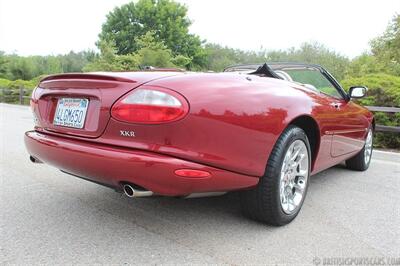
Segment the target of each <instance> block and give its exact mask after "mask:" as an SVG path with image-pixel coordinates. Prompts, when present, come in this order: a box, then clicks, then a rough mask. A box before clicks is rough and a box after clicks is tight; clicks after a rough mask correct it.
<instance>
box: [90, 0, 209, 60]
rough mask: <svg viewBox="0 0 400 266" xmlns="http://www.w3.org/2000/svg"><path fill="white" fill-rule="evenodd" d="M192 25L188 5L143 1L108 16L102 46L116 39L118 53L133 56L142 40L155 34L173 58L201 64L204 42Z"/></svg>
mask: <svg viewBox="0 0 400 266" xmlns="http://www.w3.org/2000/svg"><path fill="white" fill-rule="evenodd" d="M190 24H191V22H190V20H189V18H188V17H187V8H186V6H184V5H181V4H179V3H177V2H174V1H171V0H139V1H138V2H137V3H134V2H131V3H128V4H125V5H122V6H121V7H117V8H115V9H114V10H113V11H112V12H110V13H109V14H108V15H107V20H106V22H105V23H104V24H103V26H102V31H101V33H100V35H99V40H100V41H99V42H98V44H99V45H100V44H101V42H104V41H110V40H113V41H114V42H115V48H116V53H117V54H119V55H127V54H132V53H135V52H137V51H138V50H139V49H140V48H141V47H140V43H138V38H140V37H141V36H143V35H145V34H146V33H147V32H153V33H154V37H155V38H156V39H157V40H158V41H161V42H163V43H164V44H165V46H166V47H167V48H168V49H170V50H171V52H172V55H173V56H176V55H183V56H185V57H188V58H191V59H192V60H193V63H198V62H201V58H200V57H201V56H202V55H203V54H202V47H201V41H200V38H199V37H198V36H196V35H193V34H190V33H189V26H190Z"/></svg>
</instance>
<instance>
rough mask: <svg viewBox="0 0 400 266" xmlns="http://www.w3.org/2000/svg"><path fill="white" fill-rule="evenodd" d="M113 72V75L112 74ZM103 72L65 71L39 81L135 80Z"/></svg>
mask: <svg viewBox="0 0 400 266" xmlns="http://www.w3.org/2000/svg"><path fill="white" fill-rule="evenodd" d="M110 74H111V75H110ZM110 74H109V75H107V74H101V73H88V74H85V73H65V74H56V75H50V76H47V77H44V78H43V79H41V80H40V82H39V83H42V82H45V81H50V80H60V79H86V80H87V79H90V80H105V81H119V82H135V81H134V80H132V79H128V78H125V77H119V76H117V75H115V74H113V73H110Z"/></svg>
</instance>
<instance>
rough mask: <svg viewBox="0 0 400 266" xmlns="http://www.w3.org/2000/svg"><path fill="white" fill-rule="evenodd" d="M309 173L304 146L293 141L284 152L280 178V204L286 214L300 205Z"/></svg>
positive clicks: (301, 142)
mask: <svg viewBox="0 0 400 266" xmlns="http://www.w3.org/2000/svg"><path fill="white" fill-rule="evenodd" d="M308 172H309V155H308V149H307V147H306V144H305V143H304V142H303V141H302V140H295V141H294V142H293V143H292V144H291V145H290V147H289V149H288V150H287V151H286V154H285V157H284V159H283V163H282V168H281V176H280V185H279V191H280V202H281V207H282V210H283V211H284V212H285V213H286V214H292V213H293V212H295V211H296V210H297V208H298V207H299V206H300V205H301V202H302V200H303V197H304V195H305V189H306V185H307V181H308V180H307V179H308Z"/></svg>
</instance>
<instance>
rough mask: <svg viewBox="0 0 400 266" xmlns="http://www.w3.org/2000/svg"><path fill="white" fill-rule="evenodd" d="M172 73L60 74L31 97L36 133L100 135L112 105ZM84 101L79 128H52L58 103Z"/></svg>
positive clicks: (41, 83)
mask: <svg viewBox="0 0 400 266" xmlns="http://www.w3.org/2000/svg"><path fill="white" fill-rule="evenodd" d="M178 74H179V73H173V72H129V73H128V72H127V73H91V74H60V75H53V76H49V77H46V78H44V79H43V80H41V82H40V84H39V86H38V87H37V88H36V90H35V91H34V94H33V95H32V108H33V112H34V115H35V120H36V129H37V130H40V131H45V132H51V133H54V134H63V135H64V134H68V135H73V136H79V137H86V138H97V137H99V136H101V134H102V133H103V132H104V130H105V128H106V126H107V123H108V121H109V119H110V110H111V106H112V105H113V103H114V102H115V101H116V100H117V99H118V98H120V97H121V96H122V95H124V94H125V93H127V92H129V91H131V90H133V89H135V88H136V87H138V86H140V85H142V84H144V83H146V82H149V81H152V80H155V79H159V78H163V77H168V76H173V75H178ZM64 98H68V99H86V100H87V102H88V105H87V107H86V118H85V119H84V121H83V126H82V128H72V127H66V126H60V125H54V117H55V115H56V111H57V104H58V102H59V100H60V99H64Z"/></svg>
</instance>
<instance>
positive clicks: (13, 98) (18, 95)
mask: <svg viewBox="0 0 400 266" xmlns="http://www.w3.org/2000/svg"><path fill="white" fill-rule="evenodd" d="M26 94H27V90H25V89H24V88H23V87H20V88H19V90H11V89H5V88H0V102H9V103H19V104H25V103H29V98H30V96H28V95H26ZM365 107H366V108H368V110H370V111H371V112H383V113H400V108H399V107H382V106H365ZM375 130H376V131H378V132H394V133H400V125H399V126H384V125H376V126H375Z"/></svg>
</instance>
